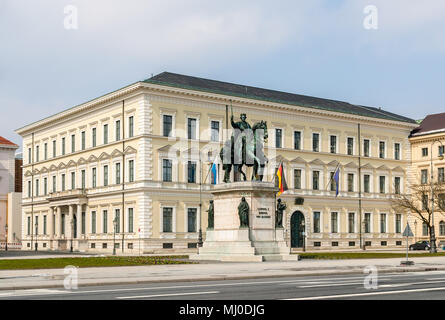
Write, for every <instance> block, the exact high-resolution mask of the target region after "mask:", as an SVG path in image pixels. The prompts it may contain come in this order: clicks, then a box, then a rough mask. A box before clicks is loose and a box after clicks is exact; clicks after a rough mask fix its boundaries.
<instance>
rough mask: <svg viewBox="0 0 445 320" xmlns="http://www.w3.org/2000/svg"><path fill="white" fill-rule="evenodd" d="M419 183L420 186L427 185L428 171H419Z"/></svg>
mask: <svg viewBox="0 0 445 320" xmlns="http://www.w3.org/2000/svg"><path fill="white" fill-rule="evenodd" d="M420 183H421V184H427V183H428V170H427V169H423V170H422V171H420Z"/></svg>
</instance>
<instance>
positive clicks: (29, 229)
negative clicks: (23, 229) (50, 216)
mask: <svg viewBox="0 0 445 320" xmlns="http://www.w3.org/2000/svg"><path fill="white" fill-rule="evenodd" d="M30 234H31V217H28V229H27V235H28V236H29V235H30Z"/></svg>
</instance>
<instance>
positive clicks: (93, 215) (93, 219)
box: [91, 211, 96, 234]
mask: <svg viewBox="0 0 445 320" xmlns="http://www.w3.org/2000/svg"><path fill="white" fill-rule="evenodd" d="M91 233H93V234H94V233H96V211H91Z"/></svg>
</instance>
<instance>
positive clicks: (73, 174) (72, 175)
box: [71, 172, 76, 190]
mask: <svg viewBox="0 0 445 320" xmlns="http://www.w3.org/2000/svg"><path fill="white" fill-rule="evenodd" d="M74 189H76V173H75V172H71V190H74Z"/></svg>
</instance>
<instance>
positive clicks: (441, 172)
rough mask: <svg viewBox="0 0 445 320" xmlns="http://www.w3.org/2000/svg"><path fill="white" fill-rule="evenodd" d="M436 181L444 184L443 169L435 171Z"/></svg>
mask: <svg viewBox="0 0 445 320" xmlns="http://www.w3.org/2000/svg"><path fill="white" fill-rule="evenodd" d="M437 180H438V181H439V182H445V171H444V168H438V169H437Z"/></svg>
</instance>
